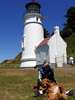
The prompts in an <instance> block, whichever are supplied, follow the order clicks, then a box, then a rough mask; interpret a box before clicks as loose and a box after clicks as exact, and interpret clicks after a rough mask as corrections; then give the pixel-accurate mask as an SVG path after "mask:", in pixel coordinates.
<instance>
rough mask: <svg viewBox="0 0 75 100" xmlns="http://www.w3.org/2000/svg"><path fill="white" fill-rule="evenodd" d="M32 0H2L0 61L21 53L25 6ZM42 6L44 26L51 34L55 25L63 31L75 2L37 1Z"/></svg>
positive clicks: (0, 5) (0, 4) (64, 0)
mask: <svg viewBox="0 0 75 100" xmlns="http://www.w3.org/2000/svg"><path fill="white" fill-rule="evenodd" d="M30 1H31V0H0V61H2V60H5V59H11V58H14V57H15V56H16V55H17V54H18V53H19V52H20V51H21V39H22V35H23V28H24V27H23V26H24V22H23V21H24V19H23V18H24V13H25V12H26V11H25V4H26V3H28V2H30ZM36 1H38V2H39V3H40V4H41V13H42V15H43V16H44V26H45V27H46V28H47V30H48V31H49V32H52V31H53V27H54V26H55V25H59V26H60V28H61V29H62V27H63V25H64V22H65V17H64V16H65V14H66V11H67V9H68V8H69V7H71V6H75V0H36Z"/></svg>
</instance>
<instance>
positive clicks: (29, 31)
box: [20, 2, 44, 68]
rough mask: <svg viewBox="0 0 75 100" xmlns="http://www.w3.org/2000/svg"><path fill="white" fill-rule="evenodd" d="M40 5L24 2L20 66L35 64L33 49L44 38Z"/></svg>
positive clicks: (32, 65)
mask: <svg viewBox="0 0 75 100" xmlns="http://www.w3.org/2000/svg"><path fill="white" fill-rule="evenodd" d="M40 7H41V6H40V4H39V3H36V2H31V3H28V4H26V11H27V12H26V14H25V17H24V35H23V43H22V48H23V49H22V57H21V66H20V67H27V68H28V67H34V66H36V54H35V49H36V46H37V44H39V43H40V42H41V41H42V40H43V39H44V30H43V26H42V15H41V14H40Z"/></svg>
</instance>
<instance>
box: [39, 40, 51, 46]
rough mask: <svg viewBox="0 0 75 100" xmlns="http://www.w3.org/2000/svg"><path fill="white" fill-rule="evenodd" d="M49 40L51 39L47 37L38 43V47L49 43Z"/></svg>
mask: <svg viewBox="0 0 75 100" xmlns="http://www.w3.org/2000/svg"><path fill="white" fill-rule="evenodd" d="M48 40H49V38H45V39H44V40H43V41H42V42H41V43H40V44H39V45H38V47H40V46H42V45H45V44H47V43H48Z"/></svg>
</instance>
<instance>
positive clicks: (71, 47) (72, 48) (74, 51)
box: [65, 33, 75, 57]
mask: <svg viewBox="0 0 75 100" xmlns="http://www.w3.org/2000/svg"><path fill="white" fill-rule="evenodd" d="M65 41H66V42H67V54H68V56H73V57H75V33H73V34H72V35H71V36H70V37H67V38H66V39H65Z"/></svg>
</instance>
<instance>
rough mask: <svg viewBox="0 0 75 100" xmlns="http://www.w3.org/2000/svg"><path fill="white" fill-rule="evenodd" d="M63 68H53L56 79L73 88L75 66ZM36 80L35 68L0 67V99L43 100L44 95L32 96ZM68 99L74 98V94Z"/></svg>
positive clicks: (67, 87)
mask: <svg viewBox="0 0 75 100" xmlns="http://www.w3.org/2000/svg"><path fill="white" fill-rule="evenodd" d="M65 70H66V71H65ZM65 70H64V69H63V68H62V69H56V70H55V76H56V79H57V81H58V82H61V83H63V84H64V86H65V89H69V88H71V87H72V88H75V78H74V77H75V68H69V69H65ZM36 80H37V70H22V69H19V68H18V69H16V68H11V69H9V68H6V69H4V68H3V69H2V68H0V100H44V98H45V97H33V96H34V93H33V89H32V87H33V85H35V84H36ZM69 100H75V96H73V97H70V98H69Z"/></svg>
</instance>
